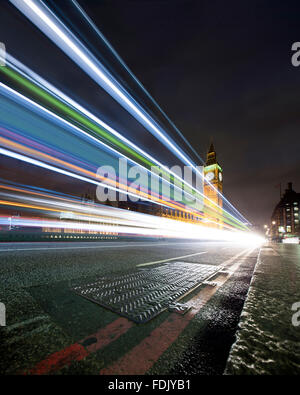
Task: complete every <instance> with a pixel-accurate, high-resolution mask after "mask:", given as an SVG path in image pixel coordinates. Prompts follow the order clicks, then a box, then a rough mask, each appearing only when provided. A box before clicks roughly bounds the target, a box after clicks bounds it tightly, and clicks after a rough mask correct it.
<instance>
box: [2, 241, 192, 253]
mask: <svg viewBox="0 0 300 395" xmlns="http://www.w3.org/2000/svg"><path fill="white" fill-rule="evenodd" d="M179 244H183V245H190V244H197V243H176V244H175V245H179ZM170 245H174V244H173V243H151V244H149V243H147V244H138V243H136V244H120V245H104V246H73V247H34V248H5V249H1V247H0V252H7V251H13V252H14V251H50V250H76V249H89V248H90V249H91V248H130V247H160V246H170Z"/></svg>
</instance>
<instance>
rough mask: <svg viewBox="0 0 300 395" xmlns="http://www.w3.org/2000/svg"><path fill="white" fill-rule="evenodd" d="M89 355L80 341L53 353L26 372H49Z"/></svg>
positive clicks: (38, 373)
mask: <svg viewBox="0 0 300 395" xmlns="http://www.w3.org/2000/svg"><path fill="white" fill-rule="evenodd" d="M87 355H88V352H87V351H86V349H85V348H84V347H83V346H82V345H81V344H78V343H75V344H72V345H71V346H69V347H67V348H65V349H63V350H60V351H58V352H55V353H54V354H51V355H50V356H49V357H48V358H47V359H44V360H43V361H41V362H39V363H38V364H37V365H36V366H35V367H34V368H33V369H31V370H30V371H29V372H26V373H25V374H36V375H41V374H47V373H51V372H54V371H56V370H59V369H62V368H63V367H64V366H67V365H70V364H71V363H72V362H73V361H81V360H82V359H83V358H85V357H86V356H87Z"/></svg>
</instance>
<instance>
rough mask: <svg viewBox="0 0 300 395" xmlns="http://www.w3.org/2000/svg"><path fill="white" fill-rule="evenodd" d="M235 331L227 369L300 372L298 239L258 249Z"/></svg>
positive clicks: (244, 372) (251, 372) (236, 372)
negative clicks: (248, 287)
mask: <svg viewBox="0 0 300 395" xmlns="http://www.w3.org/2000/svg"><path fill="white" fill-rule="evenodd" d="M236 337H237V339H236V342H235V343H234V345H233V347H232V349H231V352H230V356H229V359H228V362H227V366H226V370H225V373H226V374H230V375H233V374H234V375H257V374H260V375H299V374H300V246H299V245H294V244H269V245H266V246H264V247H263V248H262V249H261V250H260V254H259V259H258V261H257V265H256V267H255V271H254V275H253V278H252V282H251V286H250V289H249V293H248V296H247V299H246V302H245V305H244V309H243V312H242V315H241V320H240V323H239V329H238V331H237V336H236Z"/></svg>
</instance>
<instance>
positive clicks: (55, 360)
mask: <svg viewBox="0 0 300 395" xmlns="http://www.w3.org/2000/svg"><path fill="white" fill-rule="evenodd" d="M247 251H249V249H247V250H244V251H242V252H240V253H238V254H236V255H235V256H233V257H231V258H230V259H228V260H227V261H225V262H224V263H223V264H222V268H224V267H225V266H227V265H230V264H232V263H233V262H234V261H236V260H237V259H238V258H239V257H240V256H241V255H244V254H246V252H247ZM251 252H252V250H251V251H250V252H249V253H248V254H250V253H251ZM197 254H199V253H197ZM248 254H247V255H248ZM171 259H172V258H171ZM175 259H178V258H175ZM241 263H242V261H238V262H237V263H236V264H234V265H233V267H232V268H234V269H237V267H238V266H239V265H240V264H241ZM216 274H217V273H216ZM231 274H233V272H232V273H230V275H229V276H226V277H225V276H223V277H224V278H222V279H221V281H220V282H219V284H218V286H216V287H213V288H212V287H211V286H209V285H208V286H206V287H205V288H203V289H202V290H201V291H200V292H199V293H198V294H197V295H196V296H195V297H193V298H192V299H191V300H190V301H189V302H190V303H191V307H192V310H191V313H192V315H191V316H190V319H192V318H193V317H194V315H195V314H196V313H198V311H199V310H200V308H202V307H203V306H204V305H205V303H206V302H207V301H208V300H209V299H210V298H211V297H212V296H213V294H214V293H215V292H216V291H217V290H218V289H219V288H220V287H221V286H222V285H223V284H224V283H225V282H226V281H227V279H228V278H229V277H230V276H231ZM220 276H221V275H220ZM190 319H189V320H188V321H187V322H186V321H185V319H184V316H179V315H178V314H176V313H173V314H171V315H170V316H169V318H168V319H167V320H165V321H164V322H163V323H162V324H161V325H160V326H159V327H157V328H156V329H155V330H154V331H156V332H155V333H156V336H154V340H155V341H156V342H157V336H158V338H159V339H160V338H161V342H166V345H167V346H168V347H169V346H170V345H171V344H172V343H173V342H174V341H175V340H176V339H177V337H178V336H179V334H180V333H181V332H182V331H183V330H184V328H185V327H186V325H187V324H188V322H189V321H190ZM170 323H171V325H170ZM134 325H135V324H133V323H132V322H131V321H129V320H127V319H126V318H123V317H119V318H117V319H116V320H114V321H112V322H111V323H110V324H108V325H106V326H105V327H104V328H101V329H99V331H98V332H96V333H94V334H92V335H89V336H87V337H86V338H84V339H82V340H80V341H78V342H77V343H74V344H71V345H70V346H68V347H66V348H64V349H62V350H59V351H57V352H55V353H53V354H51V355H49V356H48V357H46V358H45V359H44V360H42V361H40V362H39V363H37V364H36V365H35V367H33V368H31V369H26V371H25V372H23V374H38V375H40V374H47V373H50V372H51V373H53V372H55V371H58V370H60V369H62V368H63V367H65V366H69V365H70V364H71V363H72V362H73V361H81V360H83V359H84V358H86V357H87V356H88V355H89V354H90V353H93V352H96V351H97V350H99V349H101V348H103V347H106V346H107V345H108V344H110V343H111V342H114V341H115V340H117V339H118V338H119V337H120V336H122V335H124V334H126V333H127V331H128V330H129V329H130V328H131V327H132V326H134ZM165 330H167V331H169V333H170V336H171V337H170V338H169V335H168V332H166V331H165ZM174 331H175V333H174ZM166 337H167V338H168V339H166ZM89 339H91V340H97V341H96V342H93V343H90V344H88V343H89V342H88V340H89ZM147 339H148V337H147ZM148 340H149V339H148ZM145 341H146V339H144V340H143V341H142V342H145ZM169 342H171V343H170V344H169ZM150 343H151V342H150ZM140 344H141V343H140ZM158 346H159V347H158V348H157V347H155V350H153V351H152V353H155V354H156V356H157V353H160V355H161V354H162V353H163V352H164V351H165V349H164V348H165V347H162V346H161V344H160V345H158ZM138 347H139V344H138V345H137V346H136V347H134V349H133V350H135V349H136V348H137V350H139V348H138ZM151 347H152V346H151V344H150V348H151ZM168 347H167V348H168ZM133 350H131V351H129V352H128V353H127V354H125V356H124V357H123V358H125V357H126V356H128V354H130V353H131V352H132V351H133ZM149 352H150V354H151V351H149V350H147V357H148V354H149ZM158 357H159V356H158ZM123 358H122V357H121V360H122V361H123ZM152 358H154V359H153V361H151V359H152ZM143 359H145V355H143V356H142V360H143ZM119 361H120V360H119ZM155 362H156V360H155V356H154V355H152V356H150V365H151V364H152V365H153V364H154V363H155ZM134 365H135V368H131V367H129V366H127V368H128V369H133V370H134V369H136V368H137V365H136V363H135V364H134ZM150 365H149V360H147V363H146V364H145V363H143V364H142V365H141V367H140V368H139V369H140V370H143V368H144V369H145V368H146V369H147V370H149V368H150V367H151V366H152V365H151V366H150ZM114 369H116V370H117V364H116V363H113V364H112V365H110V366H109V367H108V368H104V369H103V370H101V372H100V374H105V372H106V373H107V374H112V373H111V372H112V371H114ZM122 369H124V365H123V366H122ZM113 374H114V373H113Z"/></svg>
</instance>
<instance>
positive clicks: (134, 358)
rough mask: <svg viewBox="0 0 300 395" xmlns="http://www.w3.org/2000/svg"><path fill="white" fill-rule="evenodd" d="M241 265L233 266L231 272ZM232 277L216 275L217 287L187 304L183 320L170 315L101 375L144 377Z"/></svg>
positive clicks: (206, 288)
mask: <svg viewBox="0 0 300 395" xmlns="http://www.w3.org/2000/svg"><path fill="white" fill-rule="evenodd" d="M244 253H245V251H243V252H242V253H240V254H238V255H236V256H235V257H233V258H231V259H229V260H228V261H227V262H225V264H227V265H229V264H230V263H232V262H234V261H235V260H236V259H237V258H238V257H239V256H241V255H242V254H244ZM239 265H240V263H239V264H236V265H234V266H235V267H234V269H235V270H236V269H237V267H238V266H239ZM230 276H231V274H228V276H224V275H222V274H221V275H219V276H218V277H217V278H216V279H215V280H214V281H216V282H219V286H216V287H213V288H212V287H210V286H207V287H205V288H203V289H202V290H201V291H200V292H199V293H198V294H197V295H196V296H195V297H194V298H192V299H191V300H190V301H189V302H188V304H189V305H190V306H191V307H192V309H191V310H190V311H188V312H187V313H186V314H185V315H184V316H180V315H178V314H176V313H173V314H171V315H170V316H169V318H167V319H166V320H165V321H164V322H163V323H162V324H161V325H160V326H158V327H157V328H155V329H154V330H153V331H152V332H151V333H150V335H149V336H147V337H146V338H145V339H144V340H142V341H141V342H140V343H139V344H138V345H136V346H135V347H134V348H133V349H132V350H130V351H129V352H128V353H127V354H125V355H124V356H123V357H121V358H119V359H118V360H117V361H116V362H114V363H113V364H111V365H110V366H109V367H108V368H103V369H101V370H100V372H99V373H100V374H101V375H144V374H145V373H146V372H147V371H148V370H149V369H150V368H151V367H152V366H153V365H154V363H155V362H156V361H157V360H158V359H159V357H160V356H161V355H162V354H163V353H164V352H165V351H166V350H167V349H168V348H169V347H170V346H171V345H172V344H173V342H174V341H175V340H176V339H177V338H178V336H179V335H180V334H181V333H182V331H183V330H184V329H185V328H186V326H187V325H188V324H189V322H190V321H191V320H192V318H193V317H194V316H195V315H196V314H197V313H198V312H199V311H200V309H201V308H202V307H203V306H204V305H205V304H206V303H207V302H208V300H209V299H210V298H211V297H212V296H213V295H214V294H215V293H216V292H217V290H218V289H219V288H220V286H221V285H223V284H224V283H225V282H226V281H227V279H228V278H229V277H230Z"/></svg>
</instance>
